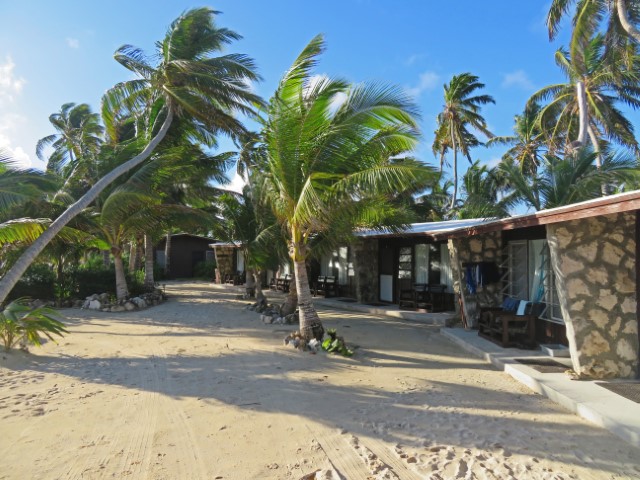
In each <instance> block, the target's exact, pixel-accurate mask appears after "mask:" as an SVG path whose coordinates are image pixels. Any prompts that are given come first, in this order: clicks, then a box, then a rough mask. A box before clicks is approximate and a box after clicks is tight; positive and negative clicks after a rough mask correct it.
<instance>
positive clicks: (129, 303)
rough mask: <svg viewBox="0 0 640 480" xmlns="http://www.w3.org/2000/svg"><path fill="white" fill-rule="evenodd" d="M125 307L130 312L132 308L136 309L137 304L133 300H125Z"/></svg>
mask: <svg viewBox="0 0 640 480" xmlns="http://www.w3.org/2000/svg"><path fill="white" fill-rule="evenodd" d="M124 309H125V310H127V311H128V312H130V311H132V310H135V309H136V306H135V304H133V303H131V302H125V304H124Z"/></svg>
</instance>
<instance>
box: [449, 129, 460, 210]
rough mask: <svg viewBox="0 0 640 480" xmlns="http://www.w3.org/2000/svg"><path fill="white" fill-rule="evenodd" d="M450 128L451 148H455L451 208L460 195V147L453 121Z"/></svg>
mask: <svg viewBox="0 0 640 480" xmlns="http://www.w3.org/2000/svg"><path fill="white" fill-rule="evenodd" d="M450 121H451V120H450ZM449 130H450V135H451V149H452V150H453V195H452V197H451V209H453V208H454V207H455V206H456V198H457V196H458V147H457V145H456V137H455V132H454V131H453V123H452V124H451V127H450V128H449Z"/></svg>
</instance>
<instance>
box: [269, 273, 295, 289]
mask: <svg viewBox="0 0 640 480" xmlns="http://www.w3.org/2000/svg"><path fill="white" fill-rule="evenodd" d="M290 285H291V275H290V274H289V273H287V274H285V275H284V276H283V277H279V278H275V277H274V278H272V279H271V282H270V283H269V290H272V291H274V292H283V293H288V292H289V287H290Z"/></svg>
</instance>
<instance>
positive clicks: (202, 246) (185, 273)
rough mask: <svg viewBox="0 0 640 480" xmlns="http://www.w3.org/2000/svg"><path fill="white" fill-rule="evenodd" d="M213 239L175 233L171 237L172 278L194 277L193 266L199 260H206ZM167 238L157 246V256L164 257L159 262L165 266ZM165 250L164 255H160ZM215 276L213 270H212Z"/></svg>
mask: <svg viewBox="0 0 640 480" xmlns="http://www.w3.org/2000/svg"><path fill="white" fill-rule="evenodd" d="M212 241H213V240H212V239H207V238H199V237H193V236H189V235H174V236H172V237H171V259H170V260H171V262H170V268H171V271H170V272H169V275H170V277H171V278H191V277H193V267H194V266H195V265H196V263H198V262H202V261H205V260H206V258H207V251H210V250H211V248H210V247H209V244H210V243H211V242H212ZM165 244H166V238H164V239H162V240H161V241H160V242H159V243H158V245H157V246H156V248H155V250H156V258H158V259H159V257H162V262H158V263H159V264H160V265H162V266H164V248H165ZM159 252H163V254H162V255H158V253H159ZM211 277H213V272H211Z"/></svg>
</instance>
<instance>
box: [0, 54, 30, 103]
mask: <svg viewBox="0 0 640 480" xmlns="http://www.w3.org/2000/svg"><path fill="white" fill-rule="evenodd" d="M15 66H16V64H15V63H13V60H12V59H11V57H7V58H6V60H5V63H0V105H2V104H3V103H8V102H13V100H14V99H15V96H16V95H19V94H20V92H21V91H22V87H23V86H24V84H25V83H26V81H25V79H24V78H22V77H17V76H16V75H15V73H14V72H13V69H14V68H15Z"/></svg>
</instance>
